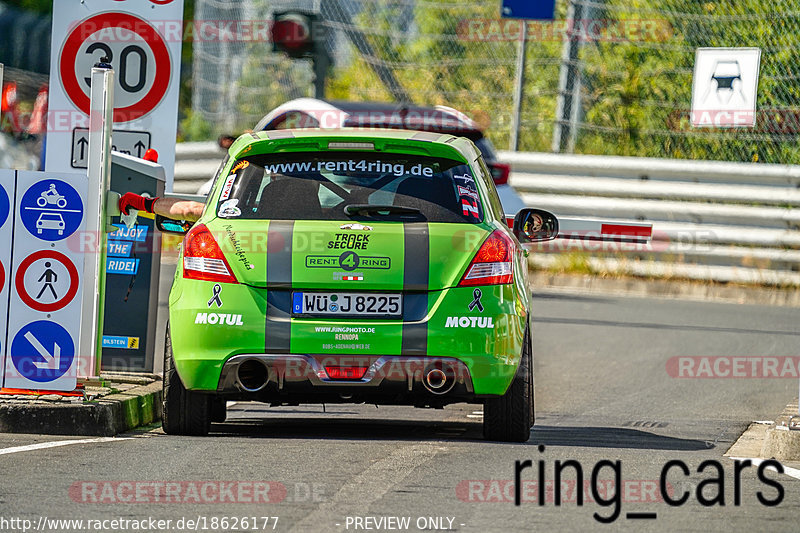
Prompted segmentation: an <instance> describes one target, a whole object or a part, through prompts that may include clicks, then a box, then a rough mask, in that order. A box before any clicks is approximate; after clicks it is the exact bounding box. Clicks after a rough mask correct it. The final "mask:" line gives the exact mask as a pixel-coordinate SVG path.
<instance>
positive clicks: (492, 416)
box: [483, 331, 534, 442]
mask: <svg viewBox="0 0 800 533" xmlns="http://www.w3.org/2000/svg"><path fill="white" fill-rule="evenodd" d="M533 421H534V411H533V354H532V350H531V341H530V334H529V332H528V331H526V332H525V337H524V339H523V342H522V358H521V360H520V363H519V368H518V369H517V375H516V376H514V380H513V381H512V382H511V385H510V386H509V387H508V390H507V391H506V393H505V394H504V395H503V396H501V397H499V398H491V399H488V400H485V401H484V404H483V436H484V438H485V439H487V440H494V441H500V442H527V440H528V439H529V438H530V436H531V428H532V427H533Z"/></svg>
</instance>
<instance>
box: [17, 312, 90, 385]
mask: <svg viewBox="0 0 800 533" xmlns="http://www.w3.org/2000/svg"><path fill="white" fill-rule="evenodd" d="M74 358H75V343H74V342H73V341H72V337H71V336H70V334H69V332H68V331H67V330H66V329H64V328H63V327H61V326H60V325H58V324H56V323H55V322H48V321H46V320H39V321H36V322H31V323H30V324H28V325H26V326H24V327H23V328H22V329H20V330H19V331H18V332H17V334H16V335H15V336H14V340H13V341H12V342H11V361H12V362H13V363H14V367H15V368H16V369H17V371H18V372H19V373H20V375H21V376H22V377H24V378H27V379H29V380H31V381H36V382H38V383H46V382H48V381H55V380H56V379H58V378H60V377H61V376H63V375H64V374H66V372H67V370H69V368H70V367H71V366H72V360H73V359H74Z"/></svg>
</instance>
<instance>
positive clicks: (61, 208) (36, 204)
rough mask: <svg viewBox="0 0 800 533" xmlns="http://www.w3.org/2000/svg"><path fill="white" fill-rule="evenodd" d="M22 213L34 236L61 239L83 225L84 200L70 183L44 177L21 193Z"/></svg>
mask: <svg viewBox="0 0 800 533" xmlns="http://www.w3.org/2000/svg"><path fill="white" fill-rule="evenodd" d="M19 216H20V218H21V219H22V224H23V225H24V226H25V228H26V229H27V230H28V231H29V232H30V233H31V235H33V236H34V237H37V238H39V239H42V240H45V241H60V240H62V239H66V238H67V237H69V236H70V235H72V234H73V233H74V232H75V230H77V229H78V226H80V225H81V220H82V219H83V202H82V201H81V197H80V195H79V194H78V191H76V190H75V189H74V188H73V187H72V185H70V184H69V183H67V182H65V181H61V180H55V179H53V180H48V179H45V180H42V181H38V182H36V183H34V184H33V185H31V186H30V187H29V188H28V190H27V191H25V194H23V195H22V201H21V202H20V214H19Z"/></svg>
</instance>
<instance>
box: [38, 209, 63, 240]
mask: <svg viewBox="0 0 800 533" xmlns="http://www.w3.org/2000/svg"><path fill="white" fill-rule="evenodd" d="M46 229H52V230H56V231H58V234H59V235H63V234H64V218H63V217H62V216H61V215H60V214H59V213H42V214H41V215H39V218H38V220H36V233H38V234H40V235H41V233H42V231H43V230H46Z"/></svg>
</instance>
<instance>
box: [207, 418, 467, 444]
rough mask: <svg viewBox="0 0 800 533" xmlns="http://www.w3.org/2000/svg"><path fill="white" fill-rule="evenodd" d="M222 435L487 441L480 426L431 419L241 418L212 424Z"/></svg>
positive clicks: (286, 437)
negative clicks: (484, 439)
mask: <svg viewBox="0 0 800 533" xmlns="http://www.w3.org/2000/svg"><path fill="white" fill-rule="evenodd" d="M211 432H212V433H213V434H215V435H218V436H225V435H229V436H237V437H241V436H247V437H256V438H273V439H320V440H389V441H397V440H403V441H406V440H407V441H428V440H435V441H440V440H483V436H482V429H481V425H480V424H474V423H466V422H443V421H428V420H422V421H420V420H413V421H409V420H385V419H376V418H370V419H367V420H356V419H331V418H320V417H303V418H288V417H277V418H267V419H260V418H259V419H237V420H233V421H226V422H224V423H218V424H212V425H211Z"/></svg>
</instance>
